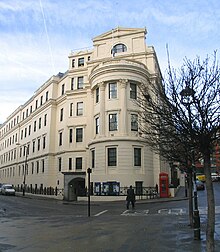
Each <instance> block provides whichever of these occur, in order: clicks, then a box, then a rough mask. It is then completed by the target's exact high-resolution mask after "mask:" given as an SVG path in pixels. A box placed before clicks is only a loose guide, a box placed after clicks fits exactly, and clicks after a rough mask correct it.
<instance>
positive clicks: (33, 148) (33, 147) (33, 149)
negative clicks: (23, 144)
mask: <svg viewBox="0 0 220 252" xmlns="http://www.w3.org/2000/svg"><path fill="white" fill-rule="evenodd" d="M32 151H33V152H35V141H33V146H32Z"/></svg>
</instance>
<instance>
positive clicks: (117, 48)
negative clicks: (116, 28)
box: [111, 44, 127, 56]
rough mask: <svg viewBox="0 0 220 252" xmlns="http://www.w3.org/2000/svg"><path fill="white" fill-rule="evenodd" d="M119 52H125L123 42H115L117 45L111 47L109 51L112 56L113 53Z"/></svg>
mask: <svg viewBox="0 0 220 252" xmlns="http://www.w3.org/2000/svg"><path fill="white" fill-rule="evenodd" d="M121 52H127V47H126V45H124V44H117V45H115V46H114V47H113V48H112V51H111V53H112V54H113V56H114V54H115V53H121Z"/></svg>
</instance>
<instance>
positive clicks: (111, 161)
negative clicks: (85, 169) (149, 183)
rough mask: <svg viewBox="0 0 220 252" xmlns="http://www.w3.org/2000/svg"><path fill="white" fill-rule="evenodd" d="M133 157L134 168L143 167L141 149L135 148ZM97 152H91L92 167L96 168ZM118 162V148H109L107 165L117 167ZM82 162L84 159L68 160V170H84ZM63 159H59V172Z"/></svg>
mask: <svg viewBox="0 0 220 252" xmlns="http://www.w3.org/2000/svg"><path fill="white" fill-rule="evenodd" d="M133 151H134V152H133V157H134V166H141V162H142V160H141V148H139V147H135V148H134V149H133ZM95 156H96V155H95V150H94V149H93V150H92V151H91V167H92V168H95ZM117 160H118V150H117V147H109V148H107V165H108V166H109V167H111V166H112V167H115V166H117V162H118V161H117ZM82 162H83V158H82V157H76V158H75V162H74V159H73V158H71V157H70V158H69V159H68V169H69V171H71V170H82ZM74 163H75V167H73V165H74ZM62 165H63V164H62V158H61V157H59V158H58V171H59V172H61V171H62Z"/></svg>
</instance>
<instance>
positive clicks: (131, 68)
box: [0, 28, 166, 200]
mask: <svg viewBox="0 0 220 252" xmlns="http://www.w3.org/2000/svg"><path fill="white" fill-rule="evenodd" d="M145 36H146V30H145V29H134V28H132V29H130V28H117V29H114V30H111V31H109V32H106V33H104V34H102V35H100V36H97V37H95V38H94V39H93V48H92V49H91V50H86V51H79V52H71V53H70V55H69V57H68V58H69V69H68V70H67V71H66V73H64V74H62V73H59V74H58V75H56V76H52V77H51V78H50V79H49V80H48V81H47V82H46V83H44V84H43V85H42V86H41V87H40V88H39V89H38V90H37V91H36V92H35V94H34V95H33V96H32V97H31V98H30V99H29V100H28V101H27V102H26V103H25V104H24V105H22V106H20V107H19V108H18V109H17V110H16V111H14V113H13V114H12V115H10V116H9V117H8V120H7V121H6V122H5V123H4V124H3V125H1V128H0V181H1V182H3V183H4V182H7V183H11V184H13V185H14V186H15V187H16V188H18V189H19V188H22V187H23V186H24V185H25V187H26V190H27V191H30V192H32V191H38V192H39V191H41V192H42V191H44V190H48V188H53V189H54V188H56V189H59V190H63V192H64V199H68V200H74V199H76V197H77V196H78V195H83V194H84V193H85V191H86V187H88V182H87V176H88V174H87V168H91V169H92V174H91V185H90V186H91V188H92V190H93V193H94V194H97V195H100V194H106V195H112V194H114V193H116V194H117V193H119V190H120V188H123V187H128V186H129V185H133V186H134V187H136V188H139V189H140V190H142V188H143V187H148V186H155V185H156V184H158V179H159V173H160V172H161V171H162V170H163V171H165V170H166V165H165V163H163V162H161V159H160V157H159V156H158V155H156V154H155V153H153V152H152V151H151V150H150V149H149V147H148V146H147V145H146V144H145V142H144V139H143V138H142V137H141V135H140V133H139V131H138V114H139V113H140V112H141V111H140V109H139V107H138V106H137V103H136V99H137V97H138V90H139V85H140V84H141V83H144V84H145V85H148V82H149V80H151V81H152V79H153V80H154V79H155V81H156V82H160V81H161V74H160V69H159V65H158V61H157V57H156V53H155V51H154V48H153V47H149V46H147V45H146V42H145ZM24 175H25V177H26V181H25V183H24V181H23V178H24Z"/></svg>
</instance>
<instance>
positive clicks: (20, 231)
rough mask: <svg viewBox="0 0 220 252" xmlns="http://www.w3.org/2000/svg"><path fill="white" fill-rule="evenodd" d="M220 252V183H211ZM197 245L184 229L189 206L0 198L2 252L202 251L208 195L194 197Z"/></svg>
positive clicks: (0, 245)
mask: <svg viewBox="0 0 220 252" xmlns="http://www.w3.org/2000/svg"><path fill="white" fill-rule="evenodd" d="M214 187H215V195H216V197H215V198H216V210H217V211H216V237H215V239H216V249H217V250H216V251H220V196H219V195H218V192H219V191H220V183H215V184H214ZM198 199H199V208H200V213H201V237H202V240H201V241H194V240H193V230H192V229H190V228H189V226H188V201H187V200H182V201H171V202H163V203H162V202H158V203H156V201H155V203H144V204H142V203H141V202H138V203H137V204H136V209H135V210H134V211H132V210H126V208H125V202H98V203H97V202H96V203H92V204H91V217H88V216H87V215H88V212H87V203H86V202H78V203H67V202H63V201H59V200H44V199H33V198H22V197H9V196H3V195H0V252H4V251H7V252H16V251H22V252H44V251H45V252H66V251H67V252H69V251H73V252H75V251H76V252H93V251H94V252H99V251H100V252H101V251H103V252H110V251H119V252H129V251H132V252H136V251H137V252H139V251H140V252H144V251H154V252H155V251H165V252H166V251H167V252H172V251H173V252H174V251H180V252H181V251H193V252H195V251H196V252H197V251H198V252H199V251H205V250H204V248H205V227H206V191H199V192H198Z"/></svg>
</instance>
